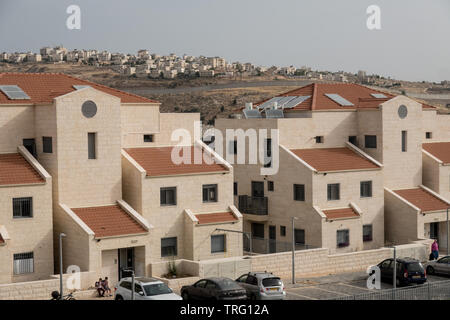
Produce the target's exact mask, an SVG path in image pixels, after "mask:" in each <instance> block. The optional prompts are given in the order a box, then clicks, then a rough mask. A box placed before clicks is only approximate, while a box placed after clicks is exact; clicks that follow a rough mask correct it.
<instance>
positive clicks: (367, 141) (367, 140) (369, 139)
mask: <svg viewBox="0 0 450 320" xmlns="http://www.w3.org/2000/svg"><path fill="white" fill-rule="evenodd" d="M364 146H365V147H366V148H372V149H376V148H377V136H364Z"/></svg>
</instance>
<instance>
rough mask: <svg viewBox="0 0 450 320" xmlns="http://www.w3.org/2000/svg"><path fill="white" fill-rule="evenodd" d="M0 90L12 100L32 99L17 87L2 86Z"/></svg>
mask: <svg viewBox="0 0 450 320" xmlns="http://www.w3.org/2000/svg"><path fill="white" fill-rule="evenodd" d="M0 90H1V91H2V92H3V93H4V94H5V95H6V96H7V97H8V98H9V99H11V100H21V99H26V100H29V99H30V97H29V96H28V95H27V94H26V93H25V92H24V91H23V90H22V89H21V88H20V87H19V86H16V85H3V86H0Z"/></svg>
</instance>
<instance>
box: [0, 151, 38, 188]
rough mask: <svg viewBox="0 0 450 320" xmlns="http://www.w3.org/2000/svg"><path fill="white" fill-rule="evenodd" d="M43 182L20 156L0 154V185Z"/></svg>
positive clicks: (16, 154) (17, 154)
mask: <svg viewBox="0 0 450 320" xmlns="http://www.w3.org/2000/svg"><path fill="white" fill-rule="evenodd" d="M44 182H45V180H44V178H42V177H41V176H40V175H39V173H38V172H37V171H36V170H35V169H34V168H33V167H32V166H31V164H29V163H28V161H27V160H26V159H25V158H24V157H23V156H22V155H21V154H19V153H5V154H0V185H11V184H34V183H44Z"/></svg>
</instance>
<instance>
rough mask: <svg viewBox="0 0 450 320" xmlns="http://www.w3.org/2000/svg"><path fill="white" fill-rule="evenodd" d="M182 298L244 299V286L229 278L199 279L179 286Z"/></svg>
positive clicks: (245, 296)
mask: <svg viewBox="0 0 450 320" xmlns="http://www.w3.org/2000/svg"><path fill="white" fill-rule="evenodd" d="M181 296H182V297H183V300H246V299H247V294H246V291H245V289H244V288H242V287H241V286H240V285H238V284H237V283H236V282H234V281H233V280H231V279H229V278H219V277H217V278H207V279H201V280H199V281H197V282H196V283H194V284H193V285H190V286H183V287H182V288H181Z"/></svg>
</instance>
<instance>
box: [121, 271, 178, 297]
mask: <svg viewBox="0 0 450 320" xmlns="http://www.w3.org/2000/svg"><path fill="white" fill-rule="evenodd" d="M131 281H132V279H131V278H123V279H122V280H120V281H119V282H118V283H117V284H116V286H115V288H114V289H115V292H114V300H131ZM134 288H135V289H134V299H135V300H183V299H182V298H181V297H180V296H179V295H177V294H175V293H173V291H172V289H170V288H169V287H168V286H167V285H166V284H165V283H164V282H162V281H161V280H158V279H154V278H144V277H136V278H135V279H134Z"/></svg>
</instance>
